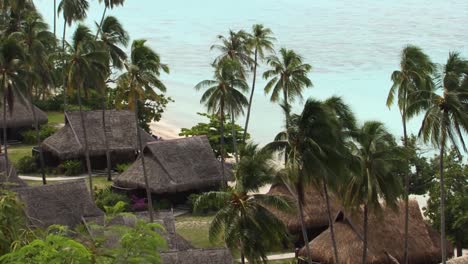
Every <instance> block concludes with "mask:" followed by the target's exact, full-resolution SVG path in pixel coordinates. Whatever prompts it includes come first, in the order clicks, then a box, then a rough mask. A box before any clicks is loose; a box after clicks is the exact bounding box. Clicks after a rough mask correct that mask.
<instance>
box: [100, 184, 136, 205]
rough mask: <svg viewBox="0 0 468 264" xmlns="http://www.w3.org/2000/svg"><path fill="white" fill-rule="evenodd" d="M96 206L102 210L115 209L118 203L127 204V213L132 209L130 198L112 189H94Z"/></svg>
mask: <svg viewBox="0 0 468 264" xmlns="http://www.w3.org/2000/svg"><path fill="white" fill-rule="evenodd" d="M94 193H95V200H96V201H95V202H96V205H97V206H98V207H99V208H101V209H102V210H106V207H107V208H109V207H114V206H115V205H116V204H117V203H118V202H124V203H125V211H129V209H130V198H128V197H127V196H126V195H124V194H120V193H116V192H113V191H112V189H111V188H110V187H107V188H105V189H100V190H99V189H94Z"/></svg>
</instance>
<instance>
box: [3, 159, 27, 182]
mask: <svg viewBox="0 0 468 264" xmlns="http://www.w3.org/2000/svg"><path fill="white" fill-rule="evenodd" d="M8 165H9V166H8V169H9V171H10V172H9V173H6V171H5V170H6V162H5V155H4V154H3V153H0V187H5V188H15V187H24V186H26V183H25V182H24V181H23V180H21V179H20V178H19V177H18V175H17V174H16V170H15V167H13V164H11V162H10V161H8Z"/></svg>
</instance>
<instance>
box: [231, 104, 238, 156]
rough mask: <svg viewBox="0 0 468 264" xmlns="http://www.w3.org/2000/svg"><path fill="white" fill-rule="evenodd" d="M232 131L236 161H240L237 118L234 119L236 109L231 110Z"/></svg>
mask: <svg viewBox="0 0 468 264" xmlns="http://www.w3.org/2000/svg"><path fill="white" fill-rule="evenodd" d="M231 122H232V127H231V133H232V147H233V148H234V158H235V159H236V163H239V154H238V152H237V136H236V128H235V119H234V111H231Z"/></svg>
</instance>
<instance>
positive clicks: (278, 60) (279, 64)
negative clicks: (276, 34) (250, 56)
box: [263, 48, 312, 128]
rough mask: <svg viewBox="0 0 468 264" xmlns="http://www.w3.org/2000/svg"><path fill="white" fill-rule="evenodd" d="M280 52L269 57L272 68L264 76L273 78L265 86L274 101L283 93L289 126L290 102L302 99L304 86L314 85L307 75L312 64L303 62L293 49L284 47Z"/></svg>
mask: <svg viewBox="0 0 468 264" xmlns="http://www.w3.org/2000/svg"><path fill="white" fill-rule="evenodd" d="M279 53H280V57H278V56H276V55H272V56H269V57H268V58H267V63H268V65H269V66H270V69H269V70H267V71H266V72H264V73H263V78H265V79H270V78H271V79H270V80H269V81H268V83H267V85H266V86H265V93H266V94H269V93H271V97H270V100H271V101H272V102H278V101H279V99H280V96H281V93H282V95H283V102H282V103H281V104H282V107H283V108H284V110H285V116H286V119H285V123H286V128H287V127H288V122H289V116H290V113H291V107H290V103H292V102H294V100H295V99H296V98H299V99H302V92H303V91H304V88H308V87H312V81H311V80H310V79H309V77H308V76H307V74H308V73H309V72H310V70H311V69H312V66H310V65H309V64H306V63H303V60H302V57H301V56H299V55H298V54H297V53H296V52H294V51H293V50H288V49H285V48H282V49H281V50H280V52H279Z"/></svg>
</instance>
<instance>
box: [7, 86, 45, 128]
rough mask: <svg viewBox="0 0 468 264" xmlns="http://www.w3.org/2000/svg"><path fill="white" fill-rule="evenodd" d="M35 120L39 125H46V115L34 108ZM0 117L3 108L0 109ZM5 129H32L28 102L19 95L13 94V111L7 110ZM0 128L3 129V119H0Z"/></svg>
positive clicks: (31, 115)
mask: <svg viewBox="0 0 468 264" xmlns="http://www.w3.org/2000/svg"><path fill="white" fill-rule="evenodd" d="M34 109H35V112H36V118H37V121H38V124H39V125H43V124H46V123H47V121H48V118H47V114H46V113H44V112H43V111H42V110H41V109H39V108H37V107H36V106H34ZM0 117H3V107H0ZM6 125H7V128H33V127H34V118H33V112H32V110H31V107H30V105H29V102H28V101H27V100H26V98H25V97H24V96H23V95H22V94H21V93H15V99H14V103H13V111H12V112H11V113H10V111H9V110H8V109H7V114H6ZM0 127H3V118H0Z"/></svg>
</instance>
